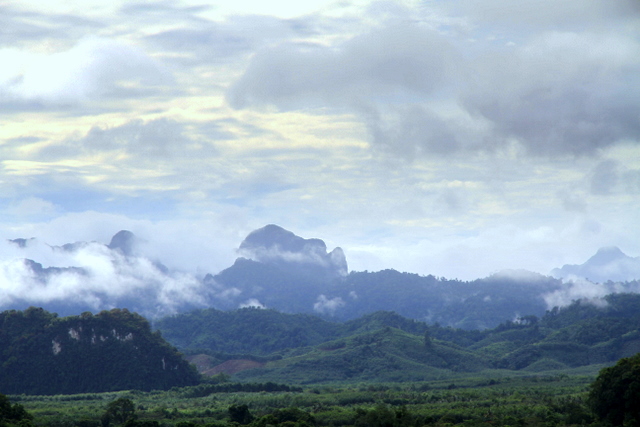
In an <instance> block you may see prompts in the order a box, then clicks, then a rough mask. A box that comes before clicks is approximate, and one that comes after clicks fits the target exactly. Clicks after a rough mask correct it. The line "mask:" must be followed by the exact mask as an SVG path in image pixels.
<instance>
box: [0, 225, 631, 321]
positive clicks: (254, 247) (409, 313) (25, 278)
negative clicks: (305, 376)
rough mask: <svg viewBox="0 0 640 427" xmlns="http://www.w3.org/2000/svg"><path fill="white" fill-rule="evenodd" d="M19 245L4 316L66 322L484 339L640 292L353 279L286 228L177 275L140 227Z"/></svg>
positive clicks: (5, 272) (591, 265) (598, 262)
mask: <svg viewBox="0 0 640 427" xmlns="http://www.w3.org/2000/svg"><path fill="white" fill-rule="evenodd" d="M9 245H10V246H9V252H10V253H18V254H24V257H23V258H16V259H12V260H6V259H5V260H0V262H1V263H2V264H1V265H0V266H2V268H0V309H9V308H22V309H25V308H27V307H29V306H32V305H36V306H41V307H44V308H45V309H47V310H49V311H52V312H57V313H59V314H60V315H69V314H74V313H80V312H84V311H91V312H97V311H100V310H105V309H111V308H114V307H126V308H128V309H130V310H132V311H135V312H138V313H141V314H142V315H144V316H146V317H149V318H152V319H158V318H161V317H164V316H167V315H171V314H176V313H183V312H187V311H191V310H193V309H199V308H214V309H218V310H234V309H237V308H242V307H258V308H267V309H274V310H278V311H281V312H284V313H304V314H315V315H319V316H322V317H324V318H325V319H331V320H336V321H345V320H350V319H356V318H359V317H361V316H364V315H366V314H370V313H373V312H376V311H381V310H382V311H395V312H397V313H398V314H400V315H402V316H405V317H408V318H411V319H416V320H420V321H425V322H429V323H438V324H440V325H444V326H452V327H456V328H464V329H467V330H472V329H487V328H494V327H496V326H497V325H499V324H500V323H502V322H504V321H506V320H513V319H515V318H517V317H520V316H525V315H536V316H542V315H544V313H545V311H546V310H549V309H552V308H553V307H554V306H556V305H557V306H565V305H568V304H570V303H571V301H573V300H576V299H580V298H581V297H583V296H591V297H598V298H601V297H603V296H605V295H607V294H609V293H613V292H640V282H633V283H625V284H617V283H616V284H613V283H607V284H602V285H598V286H595V287H594V286H590V285H589V286H584V284H583V283H580V282H578V281H568V280H565V281H564V282H563V281H562V280H560V279H559V278H554V277H550V276H543V275H540V274H537V273H532V272H528V271H515V270H507V271H501V272H498V273H496V274H493V275H491V276H489V277H486V278H482V279H476V280H473V281H459V280H449V279H446V278H442V277H441V278H436V277H434V276H432V275H426V276H422V275H418V274H411V273H405V272H398V271H395V270H382V271H377V272H368V271H364V272H353V271H352V272H349V271H348V264H347V259H346V257H345V254H344V252H343V251H342V249H340V248H339V247H336V248H335V249H333V250H330V251H329V250H328V249H327V245H326V244H325V242H323V241H322V240H321V239H318V238H304V237H300V236H297V235H296V234H294V233H293V232H291V231H289V230H286V229H284V228H282V227H280V226H278V225H274V224H270V225H267V226H265V227H262V228H260V229H257V230H254V231H252V232H251V233H249V234H248V235H247V236H246V238H245V239H244V240H243V241H242V242H241V243H240V245H239V249H238V255H239V257H238V258H237V259H236V260H235V262H234V263H233V265H231V266H230V267H228V268H226V269H224V270H222V271H220V272H219V273H217V274H206V275H204V276H196V275H194V274H190V273H187V272H181V271H177V270H170V269H168V268H167V267H166V266H164V265H163V264H162V263H161V262H160V261H161V260H156V259H151V258H149V257H147V256H146V255H145V253H144V249H145V244H144V242H143V241H141V240H139V239H138V238H137V237H136V235H135V234H134V233H133V232H131V231H128V230H121V231H119V232H118V233H116V234H115V235H114V236H113V237H112V238H111V241H110V242H109V243H108V244H104V243H98V242H75V243H68V244H65V245H62V246H49V245H46V244H42V243H40V242H38V240H37V239H14V240H11V241H10V242H9ZM38 257H41V258H42V259H40V258H38ZM638 264H640V261H639V260H638V259H636V258H631V257H628V256H626V255H624V254H623V253H622V252H621V251H620V250H619V249H617V248H614V249H603V250H601V251H599V252H598V254H596V256H594V257H593V258H592V259H590V260H589V261H587V263H585V264H583V265H582V266H565V267H563V269H559V270H558V271H557V272H556V273H558V274H557V276H558V277H575V276H571V275H570V274H574V275H575V274H578V273H581V274H582V275H583V276H586V277H588V278H589V279H591V280H594V277H596V278H597V277H598V276H597V274H601V273H602V274H604V272H607V274H606V275H605V276H606V277H607V278H614V279H615V278H616V277H622V276H625V278H628V277H632V276H633V275H632V274H631V273H630V272H633V271H636V270H637V271H640V266H638ZM596 273H597V274H596ZM613 273H618V274H619V276H616V275H615V274H613ZM565 274H566V275H567V276H565Z"/></svg>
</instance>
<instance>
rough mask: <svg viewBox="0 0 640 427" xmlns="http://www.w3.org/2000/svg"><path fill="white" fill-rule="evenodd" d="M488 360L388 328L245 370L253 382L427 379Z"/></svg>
mask: <svg viewBox="0 0 640 427" xmlns="http://www.w3.org/2000/svg"><path fill="white" fill-rule="evenodd" d="M487 367H488V365H487V364H486V363H485V362H483V361H482V359H481V358H479V357H478V356H477V355H475V354H473V353H472V352H469V351H466V350H464V349H460V348H456V347H455V346H451V345H448V344H446V343H429V344H425V342H424V339H423V338H421V337H419V336H416V335H413V334H410V333H407V332H404V331H402V330H399V329H396V328H391V327H384V328H382V329H377V330H374V331H369V332H364V333H360V334H356V335H351V336H348V337H345V338H341V339H338V340H335V341H329V342H326V343H324V344H322V345H319V346H316V347H314V348H313V349H310V350H309V351H308V352H306V353H304V354H301V355H294V356H291V357H284V358H282V359H280V360H275V361H270V362H267V363H266V364H265V365H264V366H263V367H261V368H258V369H251V370H247V371H243V372H241V373H239V374H238V375H237V377H238V378H240V379H244V380H251V381H276V380H278V381H282V380H283V379H286V381H287V382H296V383H318V382H326V381H423V380H427V379H434V378H439V377H442V376H445V375H446V376H449V375H450V372H449V371H457V372H458V371H460V372H472V371H477V370H480V369H484V368H487Z"/></svg>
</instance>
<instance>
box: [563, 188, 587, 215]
mask: <svg viewBox="0 0 640 427" xmlns="http://www.w3.org/2000/svg"><path fill="white" fill-rule="evenodd" d="M557 195H558V198H559V199H560V202H561V203H562V207H563V208H564V209H565V210H566V211H569V212H586V210H587V202H586V200H585V199H584V197H583V196H581V195H580V194H579V193H577V192H575V191H569V190H560V191H558V193H557Z"/></svg>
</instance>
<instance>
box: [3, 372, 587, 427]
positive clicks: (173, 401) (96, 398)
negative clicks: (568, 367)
mask: <svg viewBox="0 0 640 427" xmlns="http://www.w3.org/2000/svg"><path fill="white" fill-rule="evenodd" d="M592 381H593V377H592V376H584V375H580V376H578V375H574V376H568V375H558V376H546V377H545V376H529V377H507V378H498V379H493V380H487V379H486V378H474V377H469V378H465V379H459V380H455V381H450V380H443V381H433V382H416V383H388V384H351V385H339V384H338V385H323V386H319V387H306V388H295V389H294V391H273V392H269V391H264V390H263V391H257V390H258V389H259V388H260V387H256V388H255V390H256V391H253V392H248V391H240V392H230V393H229V392H215V389H214V388H211V390H212V393H210V394H208V393H206V392H205V393H202V391H203V389H204V388H203V387H204V386H203V385H200V386H196V387H183V388H174V389H171V390H169V391H162V392H160V391H153V392H139V391H123V392H117V393H96V394H79V395H57V396H25V395H18V396H11V399H12V401H15V402H17V403H19V404H20V405H22V406H24V408H25V409H26V410H27V411H28V412H29V413H30V414H32V416H33V421H32V423H33V424H34V425H42V426H85V427H89V426H96V427H97V426H101V425H104V423H105V422H106V423H107V424H108V423H109V421H107V419H106V418H105V415H106V414H107V413H108V412H109V409H113V408H112V407H111V408H110V405H111V406H113V402H120V403H122V402H124V403H126V402H127V401H130V402H131V403H132V406H131V408H133V410H132V411H131V415H132V417H130V418H124V419H123V418H120V419H119V422H113V420H111V424H113V425H116V424H120V423H127V422H128V425H149V426H151V425H159V426H180V427H188V426H193V425H212V426H223V425H224V426H226V425H238V424H246V425H252V426H266V425H283V426H284V425H287V426H294V425H298V426H305V425H310V426H422V425H464V426H485V425H486V426H489V425H493V426H507V425H531V426H533V425H550V426H551V425H554V426H556V425H585V424H586V425H589V424H593V425H596V424H595V421H594V420H595V418H594V416H593V415H592V413H591V411H590V409H589V407H588V406H587V398H588V390H589V385H590V384H591V382H592ZM262 386H263V389H264V386H266V385H265V384H263V385H262ZM203 394H204V395H203Z"/></svg>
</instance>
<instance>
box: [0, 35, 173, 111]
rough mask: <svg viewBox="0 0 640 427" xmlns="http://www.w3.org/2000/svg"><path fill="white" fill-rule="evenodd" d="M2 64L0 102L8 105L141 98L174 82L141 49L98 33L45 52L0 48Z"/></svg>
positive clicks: (76, 102) (75, 102)
mask: <svg viewBox="0 0 640 427" xmlns="http://www.w3.org/2000/svg"><path fill="white" fill-rule="evenodd" d="M0 63H2V64H4V65H3V71H2V74H0V94H1V95H2V98H3V102H2V103H9V104H16V103H17V104H19V103H36V104H37V105H43V106H48V107H55V106H62V105H76V104H81V103H86V102H89V101H95V100H96V99H99V98H113V97H115V98H120V97H132V96H141V95H143V93H144V90H148V89H151V88H156V87H158V86H164V85H170V84H172V77H171V76H170V74H169V73H168V72H167V71H166V70H165V69H164V68H163V67H162V66H161V65H160V64H159V63H158V62H156V61H155V60H153V59H152V58H151V57H149V56H148V55H146V54H145V53H144V52H142V51H141V50H139V49H137V48H134V47H131V46H128V45H125V44H123V43H121V42H118V41H115V40H110V39H105V38H97V37H90V38H85V39H83V40H81V41H79V42H78V43H77V44H76V45H75V46H73V47H72V48H71V49H69V50H66V51H61V52H55V53H49V54H46V53H32V52H27V51H23V50H16V49H1V50H0Z"/></svg>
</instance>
